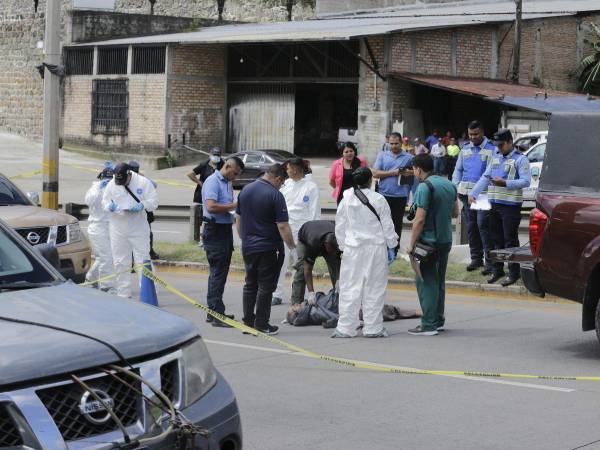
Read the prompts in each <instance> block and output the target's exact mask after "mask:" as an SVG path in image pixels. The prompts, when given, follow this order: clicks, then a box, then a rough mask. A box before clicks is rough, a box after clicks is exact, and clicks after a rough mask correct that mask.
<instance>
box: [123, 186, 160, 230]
mask: <svg viewBox="0 0 600 450" xmlns="http://www.w3.org/2000/svg"><path fill="white" fill-rule="evenodd" d="M125 189H126V190H127V192H128V193H129V195H131V196H132V197H133V199H134V200H135V201H136V202H138V203H142V202H141V201H140V199H139V198H137V196H136V195H135V194H134V193H133V192H131V189H129V186H127V185H126V186H125ZM146 218H147V219H148V223H152V222H154V212H152V211H146Z"/></svg>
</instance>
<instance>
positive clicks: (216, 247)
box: [202, 222, 233, 314]
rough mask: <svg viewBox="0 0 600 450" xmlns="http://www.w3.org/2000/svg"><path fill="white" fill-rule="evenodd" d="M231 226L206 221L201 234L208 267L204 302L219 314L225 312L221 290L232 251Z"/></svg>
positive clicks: (223, 287) (223, 286) (227, 271)
mask: <svg viewBox="0 0 600 450" xmlns="http://www.w3.org/2000/svg"><path fill="white" fill-rule="evenodd" d="M231 227H232V226H231V225H228V224H218V223H214V222H213V223H207V224H206V226H205V227H204V233H203V236H202V240H203V241H204V251H205V252H206V258H207V259H208V266H209V268H210V272H209V275H208V289H207V292H206V303H208V307H209V308H210V309H212V310H213V311H216V312H218V313H221V314H225V304H224V303H223V291H224V290H225V283H226V282H227V275H228V274H229V266H230V264H231V254H232V253H233V233H232V231H231Z"/></svg>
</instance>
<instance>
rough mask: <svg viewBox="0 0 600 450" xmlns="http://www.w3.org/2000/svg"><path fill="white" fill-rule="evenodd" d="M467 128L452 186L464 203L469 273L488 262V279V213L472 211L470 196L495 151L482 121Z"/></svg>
mask: <svg viewBox="0 0 600 450" xmlns="http://www.w3.org/2000/svg"><path fill="white" fill-rule="evenodd" d="M467 128H468V132H469V141H470V142H468V143H467V144H465V145H464V146H463V148H462V149H461V151H460V153H459V154H458V159H457V161H456V166H455V168H454V173H453V174H452V183H453V184H454V185H455V186H456V187H457V190H458V198H459V200H460V201H461V203H462V212H461V216H462V221H463V222H464V223H465V225H466V227H467V236H468V238H469V250H470V251H471V262H470V263H469V265H468V266H467V271H469V272H471V271H473V270H477V269H478V268H479V267H482V266H483V265H484V258H485V267H484V269H483V270H482V274H483V275H489V274H491V273H492V268H491V263H490V262H489V250H490V248H489V211H475V210H472V209H471V208H470V207H469V195H470V194H471V191H472V190H473V188H474V187H475V184H476V183H477V182H478V181H479V179H480V178H481V176H482V175H483V173H484V172H485V169H486V168H487V164H488V161H489V160H490V159H491V158H492V154H493V153H494V151H496V147H495V146H494V145H493V144H492V143H491V142H490V141H488V140H487V138H486V137H485V135H484V131H483V126H482V125H481V122H480V121H478V120H474V121H473V122H471V123H470V124H469V126H468V127H467Z"/></svg>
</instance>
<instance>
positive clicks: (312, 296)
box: [307, 292, 317, 306]
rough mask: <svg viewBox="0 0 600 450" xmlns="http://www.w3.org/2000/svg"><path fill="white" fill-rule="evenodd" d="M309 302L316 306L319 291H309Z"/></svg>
mask: <svg viewBox="0 0 600 450" xmlns="http://www.w3.org/2000/svg"><path fill="white" fill-rule="evenodd" d="M307 301H308V304H309V305H310V306H314V305H316V304H317V293H316V292H309V293H308V298H307Z"/></svg>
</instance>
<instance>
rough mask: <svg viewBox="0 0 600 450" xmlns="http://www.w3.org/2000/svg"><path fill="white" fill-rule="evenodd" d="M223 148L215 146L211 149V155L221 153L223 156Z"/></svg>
mask: <svg viewBox="0 0 600 450" xmlns="http://www.w3.org/2000/svg"><path fill="white" fill-rule="evenodd" d="M221 153H222V152H221V149H220V148H219V147H213V148H211V149H210V154H211V155H219V156H221Z"/></svg>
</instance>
